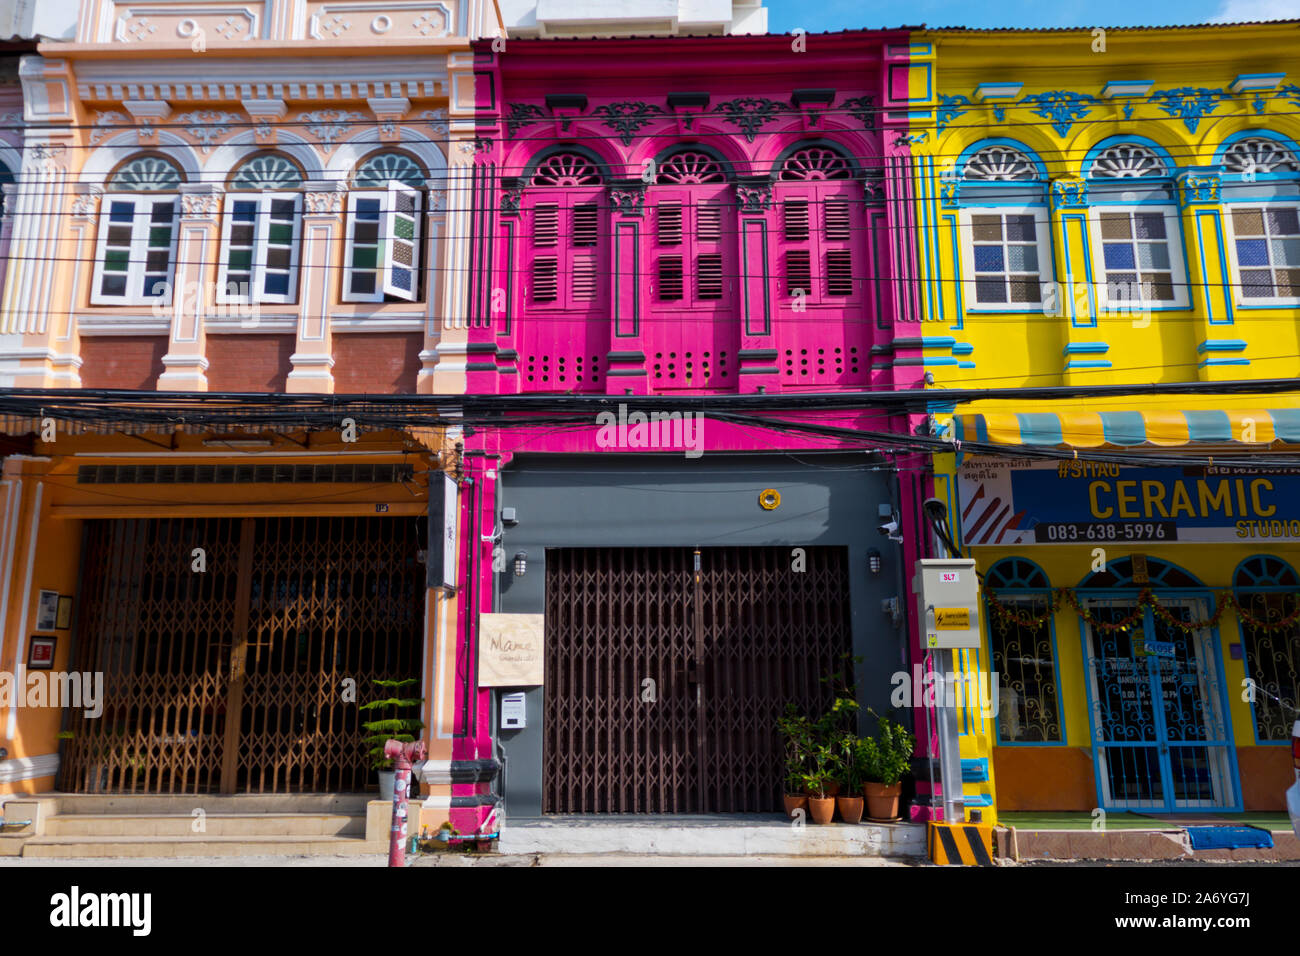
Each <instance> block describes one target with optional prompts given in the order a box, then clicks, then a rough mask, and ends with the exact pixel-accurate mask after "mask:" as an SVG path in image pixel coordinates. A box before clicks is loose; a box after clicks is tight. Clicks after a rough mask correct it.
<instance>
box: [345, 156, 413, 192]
mask: <svg viewBox="0 0 1300 956" xmlns="http://www.w3.org/2000/svg"><path fill="white" fill-rule="evenodd" d="M428 179H429V177H428V175H427V174H426V173H425V172H424V170H423V169H421V168H420V165H419V163H417V162H416V161H415V160H413V159H411V157H409V156H406V155H404V154H403V153H380V154H378V155H377V156H371V157H369V158H368V159H366V160H365V162H363V163H362V164H361V165H360V166H358V167H357V172H356V175H355V176H353V177H352V184H353V185H354V186H356V187H357V188H358V189H383V188H385V187H387V186H388V184H389V183H390V182H398V183H402V184H403V185H406V186H410V187H412V188H414V189H420V188H422V187H423V186H424V184H425V183H426V182H427V181H428Z"/></svg>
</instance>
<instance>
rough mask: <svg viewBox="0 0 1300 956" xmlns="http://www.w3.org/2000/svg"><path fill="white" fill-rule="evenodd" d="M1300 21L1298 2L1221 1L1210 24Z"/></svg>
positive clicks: (1299, 0) (1278, 0)
mask: <svg viewBox="0 0 1300 956" xmlns="http://www.w3.org/2000/svg"><path fill="white" fill-rule="evenodd" d="M1249 20H1300V0H1223V3H1222V4H1221V5H1220V6H1219V12H1218V13H1216V14H1215V15H1214V16H1212V17H1210V22H1211V23H1243V22H1246V21H1249Z"/></svg>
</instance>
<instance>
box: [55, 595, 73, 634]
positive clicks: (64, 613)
mask: <svg viewBox="0 0 1300 956" xmlns="http://www.w3.org/2000/svg"><path fill="white" fill-rule="evenodd" d="M70 627H72V595H71V594H60V595H59V613H58V614H56V615H55V617H54V629H55V630H56V631H66V630H68V628H70Z"/></svg>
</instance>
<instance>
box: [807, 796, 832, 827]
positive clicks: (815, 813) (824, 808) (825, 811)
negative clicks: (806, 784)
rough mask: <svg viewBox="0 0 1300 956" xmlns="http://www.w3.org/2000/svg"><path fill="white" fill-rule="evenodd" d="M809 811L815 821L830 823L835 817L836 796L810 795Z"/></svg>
mask: <svg viewBox="0 0 1300 956" xmlns="http://www.w3.org/2000/svg"><path fill="white" fill-rule="evenodd" d="M808 812H809V814H810V815H811V816H812V818H813V823H830V822H831V820H833V819H835V798H834V797H809V798H808Z"/></svg>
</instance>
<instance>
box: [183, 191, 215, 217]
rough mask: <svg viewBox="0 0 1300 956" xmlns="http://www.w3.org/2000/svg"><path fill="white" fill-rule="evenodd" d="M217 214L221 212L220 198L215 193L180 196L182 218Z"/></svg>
mask: <svg viewBox="0 0 1300 956" xmlns="http://www.w3.org/2000/svg"><path fill="white" fill-rule="evenodd" d="M219 212H221V196H220V195H218V194H216V193H197V194H195V195H192V196H181V215H183V216H215V215H216V214H217V213H219Z"/></svg>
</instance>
